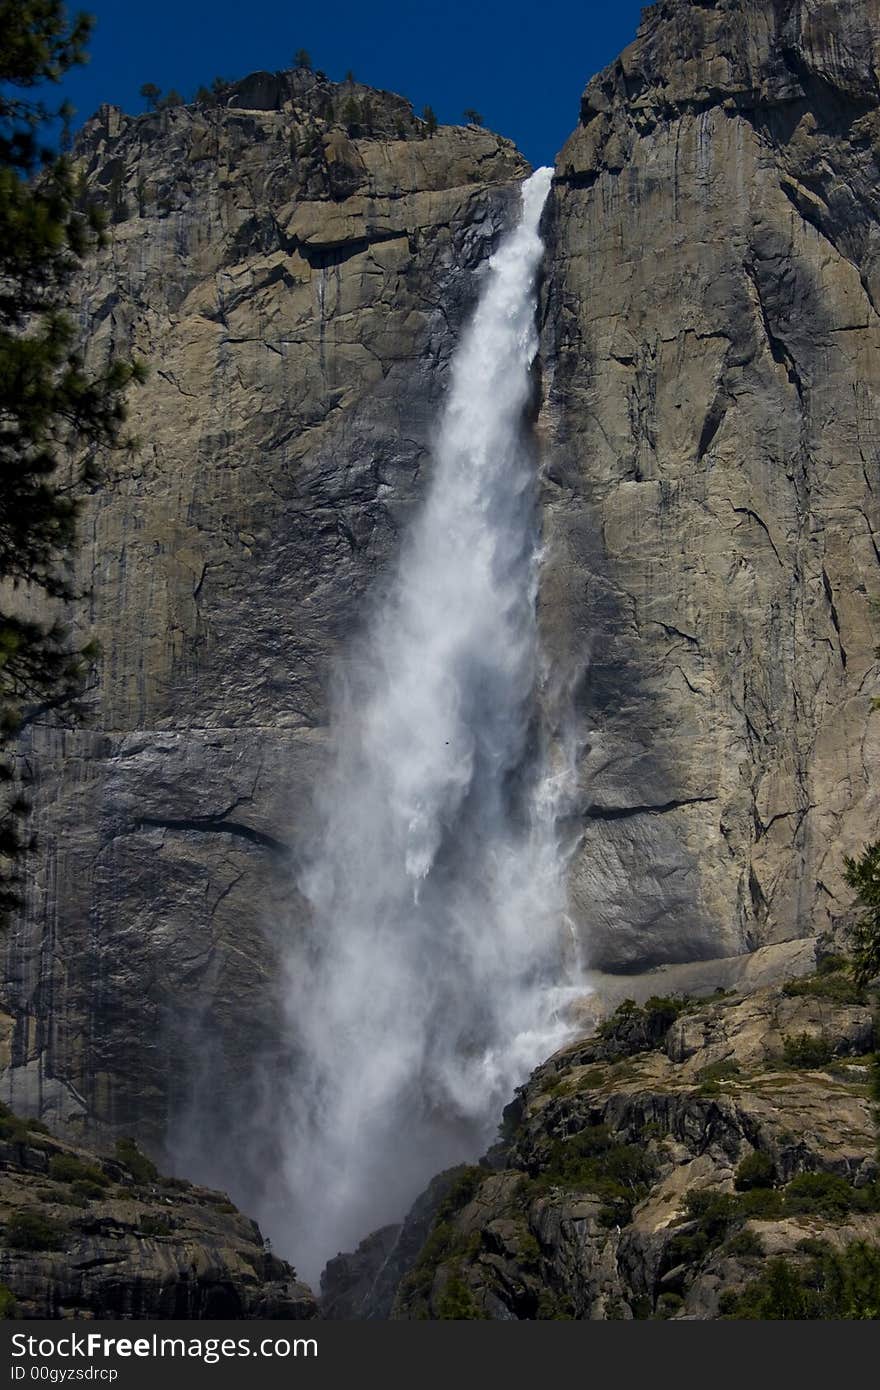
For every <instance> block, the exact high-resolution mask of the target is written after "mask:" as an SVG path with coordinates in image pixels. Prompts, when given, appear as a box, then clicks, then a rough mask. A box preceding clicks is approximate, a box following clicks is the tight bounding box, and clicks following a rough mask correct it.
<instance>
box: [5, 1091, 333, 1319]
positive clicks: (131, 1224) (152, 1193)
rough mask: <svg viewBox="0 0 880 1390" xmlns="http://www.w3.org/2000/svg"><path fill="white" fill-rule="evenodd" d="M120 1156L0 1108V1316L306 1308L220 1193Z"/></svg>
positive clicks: (303, 1311) (181, 1314) (300, 1313)
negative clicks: (59, 1136) (65, 1138)
mask: <svg viewBox="0 0 880 1390" xmlns="http://www.w3.org/2000/svg"><path fill="white" fill-rule="evenodd" d="M129 1148H131V1146H129ZM130 1161H131V1164H132V1166H131V1167H129V1166H128V1165H127V1164H126V1163H125V1162H124V1161H122V1160H120V1159H119V1158H115V1159H112V1158H106V1157H99V1156H98V1155H97V1154H95V1153H93V1152H90V1151H88V1150H83V1149H82V1148H79V1147H74V1146H71V1145H70V1144H65V1143H61V1142H59V1141H58V1140H56V1139H54V1138H52V1136H51V1135H49V1134H47V1133H46V1132H45V1131H44V1130H42V1129H39V1128H37V1127H36V1126H33V1125H31V1126H28V1124H27V1122H23V1121H21V1120H18V1119H17V1118H16V1117H14V1116H12V1115H10V1114H9V1112H8V1111H7V1112H6V1113H5V1114H4V1115H3V1116H0V1242H2V1244H0V1286H2V1296H3V1299H4V1302H3V1307H2V1315H3V1316H4V1317H9V1316H15V1317H25V1318H59V1317H62V1318H74V1317H75V1318H90V1317H104V1318H107V1317H110V1318H285V1319H289V1318H298V1319H299V1318H313V1317H315V1316H317V1304H316V1302H315V1299H314V1297H313V1296H312V1293H311V1291H310V1290H309V1289H308V1288H306V1286H305V1285H304V1284H301V1283H299V1282H298V1281H297V1278H296V1274H295V1272H294V1271H293V1270H292V1269H291V1267H290V1265H288V1264H285V1263H284V1261H283V1260H279V1259H278V1258H277V1256H275V1255H272V1254H271V1253H269V1252H268V1251H267V1249H266V1247H265V1243H264V1241H263V1237H262V1235H261V1234H260V1232H259V1230H258V1229H257V1227H256V1225H255V1224H254V1222H253V1221H249V1220H248V1218H247V1217H245V1216H242V1215H241V1213H240V1212H238V1211H236V1209H235V1207H234V1206H233V1205H232V1204H231V1202H230V1201H229V1198H228V1197H227V1196H226V1194H225V1193H223V1192H211V1191H208V1190H207V1189H205V1188H200V1187H194V1186H192V1184H191V1183H188V1182H185V1181H182V1180H180V1179H176V1178H162V1177H160V1176H159V1175H158V1174H157V1173H156V1171H155V1169H154V1168H153V1166H152V1165H151V1164H150V1163H149V1162H148V1161H147V1160H146V1159H145V1158H144V1156H143V1154H140V1153H138V1151H137V1150H136V1149H133V1150H132V1151H131V1154H130ZM10 1299H11V1300H14V1304H13V1306H10Z"/></svg>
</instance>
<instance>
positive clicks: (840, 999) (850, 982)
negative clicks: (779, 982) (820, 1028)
mask: <svg viewBox="0 0 880 1390" xmlns="http://www.w3.org/2000/svg"><path fill="white" fill-rule="evenodd" d="M782 993H783V994H785V995H786V996H787V997H788V998H789V999H829V1000H831V1002H832V1003H834V1004H864V1003H865V991H864V987H863V986H862V985H859V984H857V983H856V981H855V980H854V979H853V977H852V975H851V973H850V970H849V963H848V962H847V960H846V958H845V957H844V956H836V955H835V956H825V957H824V959H823V960H821V961H820V962H819V967H818V969H817V970H816V972H815V974H813V975H806V976H804V977H802V978H801V979H799V980H789V981H788V982H787V984H785V985H783V987H782Z"/></svg>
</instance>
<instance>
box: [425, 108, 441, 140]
mask: <svg viewBox="0 0 880 1390" xmlns="http://www.w3.org/2000/svg"><path fill="white" fill-rule="evenodd" d="M422 120H423V121H424V122H425V125H426V126H427V134H428V139H429V140H433V138H434V136H435V135H436V134H437V117H436V114H435V112H434V108H433V106H426V107H425V109H424V111H423V112H422Z"/></svg>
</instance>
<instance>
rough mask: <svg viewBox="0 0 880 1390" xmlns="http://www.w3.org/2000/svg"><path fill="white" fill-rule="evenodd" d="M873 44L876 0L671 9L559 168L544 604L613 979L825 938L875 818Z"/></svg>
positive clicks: (596, 939)
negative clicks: (576, 723) (583, 738)
mask: <svg viewBox="0 0 880 1390" xmlns="http://www.w3.org/2000/svg"><path fill="white" fill-rule="evenodd" d="M878 44H880V10H878V6H877V4H875V3H874V2H873V0H870V2H869V3H865V0H852V2H851V3H846V2H845V3H838V4H822V3H814V2H813V0H805V2H804V3H787V2H786V3H783V0H778V2H777V3H775V4H765V3H758V0H754V3H752V0H729V2H728V3H722V4H717V5H709V4H705V5H704V4H691V3H685V2H684V0H670V3H664V4H659V5H655V6H653V7H651V8H650V9H649V10H648V11H647V12H646V15H645V19H644V22H643V25H642V28H641V29H640V31H639V35H638V37H637V39H636V41H635V42H634V43H633V44H632V45H631V46H630V47H629V48H628V49H626V50H625V52H624V53H623V54H622V55H621V57H620V59H619V60H618V61H617V62H616V63H615V64H613V65H612V66H611V67H610V68H608V69H607V70H606V71H605V72H603V73H601V74H600V75H599V76H598V77H596V78H595V79H594V80H593V81H592V82H590V84H589V86H588V87H587V89H586V91H585V93H584V96H583V100H582V106H581V121H580V124H579V125H578V128H577V130H576V131H575V132H574V134H573V135H572V136H571V138H570V140H569V141H568V143H567V144H566V146H565V147H564V149H563V150H562V152H561V153H560V155H559V158H558V161H557V175H558V180H557V184H556V189H555V194H554V199H553V205H552V213H551V216H552V228H551V231H550V240H551V247H552V250H551V254H550V256H549V263H548V283H547V288H546V303H545V307H544V337H543V344H542V359H543V366H544V381H545V393H546V394H545V405H544V413H543V433H544V441H545V451H546V458H547V485H546V494H545V511H544V517H545V534H546V540H547V553H548V556H549V565H548V569H547V571H546V572H545V576H544V583H543V590H542V599H543V609H544V621H545V628H546V633H547V642H548V645H549V647H550V649H551V651H552V653H553V655H554V659H555V660H556V661H557V662H561V661H563V660H565V659H566V658H567V659H569V660H572V659H574V660H576V659H577V658H578V657H580V658H582V661H583V668H584V669H583V676H582V682H581V685H580V689H579V705H580V708H581V711H582V713H583V716H584V719H585V722H586V725H587V729H588V730H589V731H590V732H589V735H588V738H587V751H586V753H585V756H584V758H583V763H582V776H581V783H582V800H581V809H582V815H583V840H582V847H581V850H580V853H579V855H578V858H577V862H576V864H575V866H574V870H573V875H572V889H573V896H574V903H575V909H576V911H577V913H578V916H579V918H580V921H581V923H582V927H583V929H584V930H585V932H586V934H587V938H588V941H589V948H590V951H591V955H592V959H593V961H594V963H595V964H596V965H597V966H600V967H604V968H610V969H627V970H629V969H640V968H643V967H644V966H645V965H646V964H650V963H652V962H658V961H670V960H685V959H693V958H694V957H696V956H701V955H702V956H706V957H711V956H719V955H732V954H735V953H737V952H741V951H746V950H749V949H752V948H753V947H755V946H756V945H759V944H761V943H764V942H774V941H780V940H784V939H786V938H790V937H795V936H799V935H805V934H809V933H811V932H814V931H819V930H822V929H825V928H827V927H828V926H829V925H830V924H833V923H834V922H835V921H836V920H839V919H840V917H841V916H842V914H844V913H845V912H846V910H847V907H848V904H849V902H850V900H851V894H850V893H849V891H848V890H847V889H846V887H845V886H844V885H843V883H842V880H841V867H842V856H843V854H844V852H849V853H853V852H855V851H857V850H858V849H859V848H860V847H861V846H862V845H863V844H864V842H865V841H866V840H868V839H870V838H873V837H874V836H875V835H876V827H877V811H878V795H877V777H876V768H877V766H878V761H877V759H878V751H880V750H878V730H880V716H878V715H877V714H876V713H872V707H871V697H872V696H873V695H876V693H877V689H878V686H877V665H876V652H875V648H876V645H877V640H878V636H877V633H878V616H877V609H876V600H877V598H878V595H880V569H878V553H880V552H878V544H877V535H878V534H880V511H878V505H877V499H878V487H880V473H878V468H877V462H878V447H877V419H878V413H880V412H878V407H880V399H878V396H880V352H878V348H880V320H878V314H877V306H878V305H880V260H878V249H880V224H878V213H880V168H878V141H880V109H878V100H877V79H876V64H877V59H878Z"/></svg>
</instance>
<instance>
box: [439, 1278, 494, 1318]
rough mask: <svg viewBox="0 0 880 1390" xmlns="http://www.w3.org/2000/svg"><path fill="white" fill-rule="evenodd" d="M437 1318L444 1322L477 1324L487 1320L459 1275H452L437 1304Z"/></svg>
mask: <svg viewBox="0 0 880 1390" xmlns="http://www.w3.org/2000/svg"><path fill="white" fill-rule="evenodd" d="M437 1316H438V1318H442V1319H444V1320H449V1319H456V1320H458V1321H463V1320H467V1321H468V1322H479V1321H485V1320H486V1319H487V1314H486V1313H484V1312H482V1311H481V1309H480V1308H479V1307H478V1306H477V1303H476V1300H475V1299H474V1296H473V1293H472V1292H471V1290H470V1289H469V1288H468V1286H467V1284H466V1283H465V1282H464V1280H463V1279H462V1278H461V1276H460V1275H457V1274H452V1275H450V1277H449V1278H448V1279H447V1281H446V1285H445V1287H444V1289H443V1292H442V1294H441V1295H440V1298H439V1299H438V1302H437Z"/></svg>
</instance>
